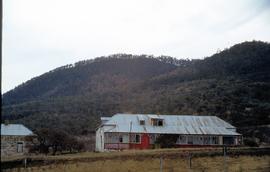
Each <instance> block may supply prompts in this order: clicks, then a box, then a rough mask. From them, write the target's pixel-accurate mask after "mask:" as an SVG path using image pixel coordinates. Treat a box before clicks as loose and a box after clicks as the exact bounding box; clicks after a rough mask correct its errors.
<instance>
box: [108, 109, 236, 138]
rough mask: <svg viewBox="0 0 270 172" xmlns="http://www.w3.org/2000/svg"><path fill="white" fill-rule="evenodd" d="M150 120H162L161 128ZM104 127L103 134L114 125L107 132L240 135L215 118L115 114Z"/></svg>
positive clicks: (232, 127)
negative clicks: (142, 120) (141, 121)
mask: <svg viewBox="0 0 270 172" xmlns="http://www.w3.org/2000/svg"><path fill="white" fill-rule="evenodd" d="M151 118H154V119H163V121H164V122H163V126H152V125H151V123H150V120H151ZM139 119H144V120H145V125H140V123H139ZM104 125H105V126H104V127H105V128H104V129H105V132H106V125H115V127H114V128H112V127H111V126H110V127H108V128H109V130H108V132H131V133H160V134H166V133H167V134H168V133H170V134H208V135H240V134H239V133H237V132H235V127H234V126H232V125H231V124H229V123H227V122H225V121H224V120H222V119H220V118H218V117H216V116H194V115H153V114H116V115H114V116H112V118H111V119H110V120H109V121H107V122H106V123H105V124H104ZM130 125H132V127H130ZM130 130H131V131H130Z"/></svg>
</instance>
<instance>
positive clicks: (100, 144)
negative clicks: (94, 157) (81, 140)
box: [96, 127, 104, 152]
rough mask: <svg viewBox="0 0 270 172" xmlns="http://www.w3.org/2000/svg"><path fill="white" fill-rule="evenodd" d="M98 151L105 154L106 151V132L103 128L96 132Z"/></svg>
mask: <svg viewBox="0 0 270 172" xmlns="http://www.w3.org/2000/svg"><path fill="white" fill-rule="evenodd" d="M96 151H98V152H103V151H104V131H103V127H100V128H99V129H98V130H97V131H96Z"/></svg>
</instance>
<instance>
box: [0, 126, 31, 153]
mask: <svg viewBox="0 0 270 172" xmlns="http://www.w3.org/2000/svg"><path fill="white" fill-rule="evenodd" d="M34 137H35V135H34V134H33V132H32V131H30V130H29V129H28V128H26V127H25V126H24V125H22V124H1V157H7V156H17V155H24V154H26V153H28V151H29V147H30V146H31V144H32V141H33V139H34Z"/></svg>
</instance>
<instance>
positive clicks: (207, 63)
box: [2, 41, 270, 142]
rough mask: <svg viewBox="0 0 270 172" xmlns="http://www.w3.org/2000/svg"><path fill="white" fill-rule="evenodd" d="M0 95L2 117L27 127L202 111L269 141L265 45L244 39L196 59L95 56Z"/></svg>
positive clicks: (74, 129)
mask: <svg viewBox="0 0 270 172" xmlns="http://www.w3.org/2000/svg"><path fill="white" fill-rule="evenodd" d="M2 100H3V102H2V120H3V119H9V120H10V121H11V122H21V123H24V124H26V125H27V126H29V127H30V128H32V129H34V130H36V129H39V128H44V127H45V128H58V129H61V130H65V131H67V132H69V133H72V134H86V133H88V132H89V131H92V130H94V129H95V127H96V126H97V125H98V122H99V117H100V116H111V115H113V114H114V113H118V112H130V113H160V114H198V115H203V114H204V115H205V114H207V115H217V116H219V117H221V118H223V119H225V120H227V121H229V122H231V123H232V124H234V125H236V126H237V127H240V129H241V128H245V130H243V131H244V134H245V135H247V136H250V137H251V136H256V137H258V138H260V139H261V141H265V142H270V140H269V138H270V136H269V133H270V132H269V130H270V129H269V127H267V126H266V125H269V124H270V114H269V112H270V44H269V43H265V42H259V41H253V42H244V43H241V44H237V45H234V46H233V47H231V48H229V49H226V50H224V51H221V52H220V53H217V54H214V55H212V56H211V57H207V58H205V59H203V60H177V59H174V58H171V57H167V56H166V57H165V56H163V57H157V58H154V57H152V56H147V55H140V56H134V55H129V54H116V55H112V56H108V57H100V58H96V59H94V60H86V61H81V62H78V63H76V64H74V65H66V66H63V67H60V68H57V69H55V70H53V71H50V72H48V73H45V74H43V75H41V76H38V77H36V78H33V79H31V80H29V81H27V82H25V83H23V84H21V85H19V86H18V87H16V88H15V89H13V90H10V91H9V92H7V93H5V94H4V95H3V96H2ZM250 126H252V127H250ZM247 127H248V128H247ZM267 133H268V135H267Z"/></svg>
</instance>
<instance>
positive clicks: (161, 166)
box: [159, 156, 163, 172]
mask: <svg viewBox="0 0 270 172" xmlns="http://www.w3.org/2000/svg"><path fill="white" fill-rule="evenodd" d="M159 165H160V172H162V169H163V159H162V156H161V157H160V159H159Z"/></svg>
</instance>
